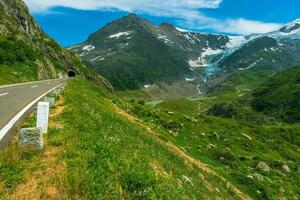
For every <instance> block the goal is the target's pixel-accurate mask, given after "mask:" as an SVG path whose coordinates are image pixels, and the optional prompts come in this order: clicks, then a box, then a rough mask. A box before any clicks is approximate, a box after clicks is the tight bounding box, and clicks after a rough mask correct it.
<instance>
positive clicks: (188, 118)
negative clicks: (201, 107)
mask: <svg viewBox="0 0 300 200" xmlns="http://www.w3.org/2000/svg"><path fill="white" fill-rule="evenodd" d="M184 118H185V119H186V120H188V121H190V122H193V123H198V120H197V119H195V118H192V117H189V116H187V115H184Z"/></svg>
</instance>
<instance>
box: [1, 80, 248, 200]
mask: <svg viewBox="0 0 300 200" xmlns="http://www.w3.org/2000/svg"><path fill="white" fill-rule="evenodd" d="M116 101H119V100H118V99H116V98H115V97H113V96H111V94H109V93H107V92H106V90H103V89H101V88H99V87H95V86H93V85H91V83H89V82H87V81H84V80H82V79H77V80H72V81H70V82H69V84H68V86H67V88H66V90H65V91H64V94H63V96H62V97H60V100H59V101H58V104H57V106H56V108H55V109H53V110H52V111H51V117H50V128H49V133H48V134H47V135H46V136H45V137H46V146H45V149H44V150H43V151H35V150H31V149H23V148H18V147H17V142H16V141H17V139H16V138H15V140H14V142H12V144H11V145H10V147H9V148H7V149H6V150H5V151H4V152H1V153H0V185H1V187H0V198H1V199H20V198H25V199H49V198H51V199H99V198H101V199H102V198H104V199H152V198H153V199H199V198H201V199H216V198H218V199H239V197H243V199H248V198H247V195H246V194H244V193H243V192H241V191H240V190H239V189H237V187H235V186H234V185H233V184H231V183H230V181H227V180H226V179H224V178H223V177H222V175H221V173H220V174H219V173H218V172H216V171H214V170H213V169H211V168H210V166H208V165H206V164H204V163H202V162H201V161H200V160H197V159H194V158H192V157H190V156H189V155H188V154H187V153H186V152H185V151H183V150H182V148H180V146H178V147H177V146H175V145H173V144H172V142H171V141H170V140H169V139H168V138H167V137H166V136H164V135H163V134H162V133H160V131H156V129H152V127H150V126H147V125H146V124H144V123H141V121H140V120H138V119H136V118H134V117H133V116H131V115H130V114H127V113H126V112H125V111H123V110H122V109H121V108H118V106H117V105H116V104H114V103H113V102H116ZM27 123H28V124H27V125H30V124H32V123H34V118H31V119H29V120H28V122H27Z"/></svg>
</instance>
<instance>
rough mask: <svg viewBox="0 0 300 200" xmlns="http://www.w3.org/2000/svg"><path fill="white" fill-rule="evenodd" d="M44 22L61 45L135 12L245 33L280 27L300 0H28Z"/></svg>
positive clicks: (181, 24) (204, 29)
mask: <svg viewBox="0 0 300 200" xmlns="http://www.w3.org/2000/svg"><path fill="white" fill-rule="evenodd" d="M25 2H26V4H27V5H28V6H29V8H30V11H31V13H32V14H33V15H34V17H35V19H36V20H37V21H38V23H39V24H40V25H41V27H42V28H43V29H44V30H45V32H47V33H48V34H49V35H50V36H51V37H53V38H54V39H56V40H57V41H58V42H59V43H60V44H61V45H63V46H69V45H74V44H77V43H81V42H83V41H84V40H85V39H86V38H87V37H88V35H89V34H91V33H92V32H95V31H96V30H98V29H99V28H101V27H103V26H104V25H105V24H107V23H108V22H111V21H112V20H115V19H117V18H120V17H122V16H125V15H128V13H130V12H134V13H137V14H138V15H139V16H141V17H143V18H146V19H149V20H150V21H151V22H153V23H155V24H160V23H162V22H169V23H172V24H174V25H176V26H177V27H180V28H184V29H189V30H193V31H201V32H212V33H225V34H229V35H245V34H252V33H264V32H269V31H272V30H276V29H278V28H279V27H280V26H282V25H283V24H285V23H287V22H289V21H291V20H293V19H295V18H300V12H299V8H300V1H299V0H285V1H283V0H25Z"/></svg>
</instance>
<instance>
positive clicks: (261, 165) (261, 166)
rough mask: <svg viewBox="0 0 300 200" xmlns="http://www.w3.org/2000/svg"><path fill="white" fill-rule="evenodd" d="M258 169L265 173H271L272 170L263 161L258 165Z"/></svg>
mask: <svg viewBox="0 0 300 200" xmlns="http://www.w3.org/2000/svg"><path fill="white" fill-rule="evenodd" d="M257 168H258V169H259V170H260V171H262V172H264V173H269V172H270V170H271V169H270V167H269V166H268V165H267V164H266V163H265V162H263V161H260V162H259V163H258V165H257Z"/></svg>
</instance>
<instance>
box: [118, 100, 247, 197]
mask: <svg viewBox="0 0 300 200" xmlns="http://www.w3.org/2000/svg"><path fill="white" fill-rule="evenodd" d="M115 109H116V112H117V113H119V114H120V115H123V116H124V117H126V118H127V119H128V120H129V121H131V122H134V123H136V124H139V125H140V126H142V127H144V128H145V129H146V130H147V132H148V133H149V134H151V135H153V136H155V137H156V139H157V140H158V141H159V142H160V143H162V144H164V145H166V146H167V147H168V149H169V150H170V151H171V152H173V153H174V154H175V155H177V156H178V157H180V158H181V159H182V160H184V162H185V163H186V164H188V165H189V164H192V165H195V166H197V167H198V168H200V169H201V170H203V171H205V172H206V173H208V174H211V175H213V176H216V177H218V178H219V179H220V180H221V181H222V182H224V185H226V187H227V188H231V189H232V190H233V191H234V192H235V194H236V195H237V196H238V197H239V198H240V199H243V200H250V199H251V198H250V197H249V196H248V195H247V194H245V193H243V192H242V191H240V190H239V189H238V188H237V187H235V186H234V185H233V184H232V183H230V182H229V181H227V180H226V179H225V178H223V177H222V176H220V175H219V174H218V173H217V172H215V171H214V170H212V169H211V168H210V167H209V166H208V165H206V164H205V163H203V162H201V161H199V160H196V159H194V158H192V157H191V156H189V155H188V154H187V153H185V152H184V151H183V150H182V149H180V148H179V147H177V146H176V145H174V144H173V143H171V142H170V141H164V140H162V139H161V138H162V137H161V134H159V133H157V132H155V131H153V130H152V129H151V128H150V127H149V126H147V125H146V124H145V123H143V122H142V121H141V120H139V119H137V118H136V117H134V116H132V115H130V114H129V113H127V112H125V111H124V110H122V109H121V108H119V107H118V106H117V105H115ZM208 187H211V188H212V189H214V190H215V187H214V186H212V185H211V184H210V185H208Z"/></svg>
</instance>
